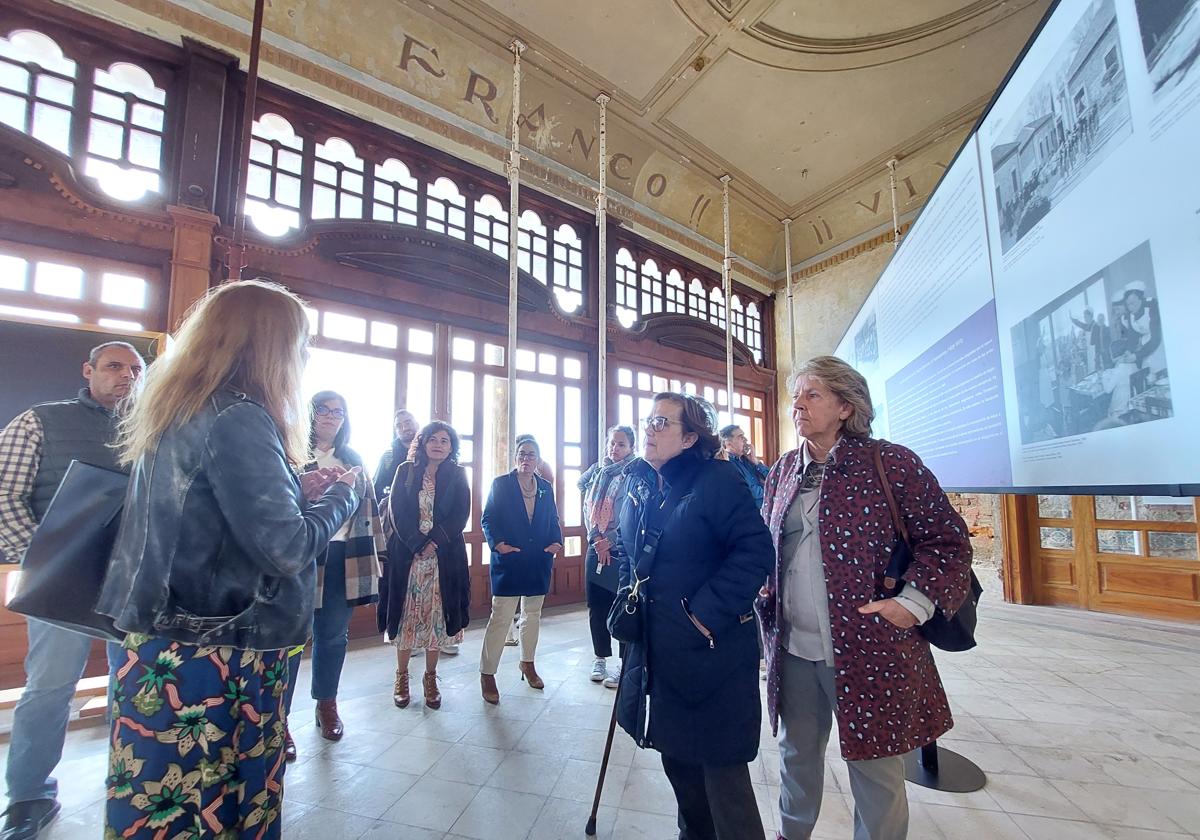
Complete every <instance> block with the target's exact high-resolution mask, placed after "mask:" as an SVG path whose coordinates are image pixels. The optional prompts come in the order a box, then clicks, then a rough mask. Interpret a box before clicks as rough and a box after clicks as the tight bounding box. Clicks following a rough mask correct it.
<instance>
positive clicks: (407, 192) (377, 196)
mask: <svg viewBox="0 0 1200 840" xmlns="http://www.w3.org/2000/svg"><path fill="white" fill-rule="evenodd" d="M419 187H420V184H418V183H417V179H416V178H414V177H413V176H412V175H411V174H410V173H409V171H408V167H407V166H405V165H404V162H403V161H399V160H396V158H388V159H387V160H385V161H384V162H383V163H377V164H375V186H374V199H373V200H372V202H371V205H372V207H371V217H372V218H373V219H374V220H375V221H377V222H392V223H394V224H401V225H413V226H415V225H416V224H417V197H418V189H419Z"/></svg>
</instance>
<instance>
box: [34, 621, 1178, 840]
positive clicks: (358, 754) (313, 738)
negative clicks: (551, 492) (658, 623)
mask: <svg viewBox="0 0 1200 840" xmlns="http://www.w3.org/2000/svg"><path fill="white" fill-rule="evenodd" d="M985 604H986V606H985V609H984V611H983V613H982V619H981V621H982V623H981V628H980V637H981V640H982V644H981V645H980V647H979V648H978V649H977V650H976V651H972V652H970V653H966V654H947V655H941V656H939V663H940V665H941V670H942V675H943V677H944V678H945V681H946V685H947V688H948V690H949V692H950V696H951V702H952V704H953V706H954V711H955V717H956V720H957V725H956V726H955V728H954V731H953V732H952V733H951V735H950V737H949V738H947V739H946V740H945V741H944V742H943V743H944V745H946V746H949V747H951V748H953V749H954V750H956V751H957V752H960V753H962V754H964V755H966V756H968V757H970V758H971V759H972V760H974V761H975V762H976V763H978V764H979V765H980V766H981V767H982V768H983V769H984V770H985V771H987V774H988V784H987V787H986V788H985V789H984V790H982V791H979V792H977V793H972V794H966V795H962V794H942V793H936V792H932V791H929V790H926V789H923V788H919V787H914V786H911V785H910V786H909V795H910V800H911V802H912V829H911V832H910V837H912V838H918V840H924V838H931V840H939V839H940V838H945V840H960V838H965V840H992V838H996V839H997V840H1010V839H1011V840H1092V838H1101V840H1148V838H1195V837H1200V628H1197V627H1190V626H1185V625H1171V624H1164V623H1157V622H1148V621H1137V620H1131V619H1124V618H1116V617H1111V616H1102V615H1097V614H1090V613H1080V612H1073V611H1064V610H1053V609H1046V608H1035V607H1012V606H1007V605H1004V604H999V603H998V598H991V599H990V600H989V601H988V602H985ZM481 636H482V632H481V628H479V627H476V628H473V629H472V630H471V631H470V632H468V635H467V643H466V644H465V645H464V646H463V650H462V655H460V656H459V657H457V658H455V659H446V660H444V661H443V667H442V669H441V672H442V674H443V680H442V690H443V695H444V705H443V707H442V709H441V710H440V711H436V712H434V711H429V710H427V709H426V708H425V707H424V705H423V704H422V703H420V702H419V701H417V702H414V703H413V705H412V706H411V707H410V708H408V709H405V710H400V709H396V708H394V707H393V706H392V702H391V682H392V671H393V668H394V665H393V659H392V652H391V650H390V649H388V648H384V647H378V646H376V647H370V648H365V649H359V650H355V651H353V652H352V653H351V654H350V658H349V660H348V662H347V668H346V673H345V677H344V679H343V683H342V692H341V693H342V699H341V709H342V715H343V717H344V719H345V721H346V729H347V734H346V737H345V738H344V739H343V740H342V741H341V742H340V743H337V744H330V743H328V742H326V741H323V740H321V738H320V737H319V736H318V735H317V734H316V732H315V731H314V728H313V724H312V720H311V717H310V716H311V714H312V704H311V701H307V700H306V701H301V700H300V699H299V697H301V696H303V695H304V694H305V693H306V691H305V689H306V687H307V679H308V678H307V668H306V670H305V676H303V677H302V680H303V682H302V684H301V691H300V692H299V694H298V699H297V709H296V712H295V720H294V731H295V734H296V739H297V741H298V743H299V748H300V760H299V762H298V763H297V764H295V765H294V766H292V767H291V768H290V769H289V770H288V774H287V780H286V793H285V797H286V800H287V802H286V807H285V815H284V819H285V826H284V836H285V837H286V838H288V840H310V838H311V840H343V838H344V840H353V839H354V838H378V839H379V840H418V838H419V839H420V840H426V839H427V838H440V839H441V840H447V838H460V837H461V838H479V840H490V838H496V840H518V839H519V838H575V837H578V838H582V837H583V836H584V835H583V828H584V823H585V821H586V818H587V814H588V810H589V807H590V802H591V798H592V793H593V790H594V785H595V780H596V774H597V771H598V769H599V766H600V765H599V760H600V756H601V753H602V750H603V744H604V733H605V729H606V727H607V725H608V719H609V712H610V709H611V702H612V698H613V694H612V692H611V691H608V690H606V689H604V688H603V687H601V686H597V685H594V684H593V683H591V682H589V681H588V674H587V670H588V666H589V665H590V660H591V657H590V646H589V644H588V642H587V622H586V618H585V615H584V613H583V612H582V611H581V610H570V611H565V612H559V613H557V614H552V613H548V614H547V617H546V621H545V626H544V627H543V633H542V644H541V648H540V652H539V656H538V670H539V671H540V672H541V674H542V676H543V677H544V678H545V680H546V689H545V691H534V690H533V689H530V688H529V687H528V686H526V685H524V684H523V683H520V682H519V681H518V679H517V652H516V650H514V649H508V650H506V651H505V658H504V661H503V663H502V665H501V673H500V676H499V683H500V689H501V692H502V694H503V699H502V701H501V703H500V705H499V706H498V707H495V708H493V707H490V706H487V705H485V704H484V703H483V702H482V700H481V699H480V698H479V693H478V684H479V680H478V673H477V667H478V656H479V645H480V638H481ZM420 668H421V663H420V662H415V663H413V672H414V674H415V673H418V669H420ZM414 682H415V681H414ZM417 685H419V683H417ZM104 734H105V733H104V731H103V730H102V729H99V728H95V729H88V730H81V731H76V732H72V733H71V734H70V737H69V738H68V743H67V750H66V755H65V757H64V761H63V763H62V764H60V766H59V771H58V774H57V775H58V777H59V779H60V780H61V783H62V794H61V798H62V801H63V805H64V816H63V817H62V818H60V819H59V820H58V821H57V822H56V823H55V825H54V827H53V830H51V831H50V832H48V834H47V835H45V836H46V838H47V840H78V838H98V837H99V836H100V828H99V826H100V825H101V823H102V820H103V796H104V775H105V768H106V753H105V741H104ZM835 740H836V739H835ZM778 755H779V754H778V750H777V748H776V746H775V745H774V743H773V742H772V740H771V738H770V736H769V733H766V732H764V735H763V740H762V752H761V755H760V758H759V760H758V761H757V762H756V763H755V765H754V766H753V768H752V769H753V776H754V782H755V788H756V790H757V792H758V794H759V801H760V807H761V809H762V812H763V814H764V820H765V821H766V822H767V823H768V825H769V826H771V825H774V824H775V823H776V820H777V816H776V805H775V801H776V798H777V796H778V790H779V788H778V775H777V774H778ZM827 767H828V775H827V779H826V796H825V803H824V808H823V811H822V816H821V822H820V824H819V825H818V828H817V833H816V836H817V837H821V838H849V837H850V836H851V831H852V816H851V815H852V808H853V803H852V801H851V800H850V797H849V795H848V793H847V791H848V784H847V777H846V772H845V768H844V765H843V764H842V763H841V762H840V760H839V759H838V757H837V755H836V753H831V754H830V755H829V756H828V762H827ZM673 813H674V807H673V799H672V796H671V792H670V789H669V788H668V786H667V783H666V780H665V778H664V777H663V774H662V770H661V768H660V766H659V764H658V761H657V755H656V754H654V753H643V752H639V751H637V750H636V749H634V748H633V746H632V745H631V743H630V741H629V739H628V738H626V737H624V736H618V740H617V742H616V744H615V745H614V750H613V757H612V764H611V766H610V768H609V774H608V782H607V784H606V787H605V794H604V799H603V807H602V808H601V810H600V820H599V836H600V837H605V838H620V840H627V839H628V840H632V839H633V838H661V840H666V838H672V837H674V836H675V835H676V830H675V819H674V816H673ZM772 836H773V835H772Z"/></svg>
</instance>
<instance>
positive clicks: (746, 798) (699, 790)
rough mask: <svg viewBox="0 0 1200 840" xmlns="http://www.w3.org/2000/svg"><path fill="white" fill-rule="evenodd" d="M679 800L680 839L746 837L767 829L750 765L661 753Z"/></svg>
mask: <svg viewBox="0 0 1200 840" xmlns="http://www.w3.org/2000/svg"><path fill="white" fill-rule="evenodd" d="M662 765H663V770H664V771H666V774H667V780H668V781H670V783H671V787H672V788H673V789H674V791H675V801H676V802H678V803H679V840H745V838H747V837H754V838H758V837H762V836H763V834H764V833H765V831H764V829H763V824H762V817H761V816H760V815H759V813H758V802H757V801H756V800H755V799H754V787H753V786H752V785H751V784H750V767H749V765H746V764H732V765H729V766H723V767H718V766H716V765H712V764H688V763H686V762H683V761H677V760H676V759H673V758H669V757H667V756H665V755H664V756H663V757H662Z"/></svg>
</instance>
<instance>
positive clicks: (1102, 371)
mask: <svg viewBox="0 0 1200 840" xmlns="http://www.w3.org/2000/svg"><path fill="white" fill-rule="evenodd" d="M1159 312H1160V305H1159V300H1158V294H1157V289H1156V286H1155V282H1154V266H1153V262H1152V259H1151V252H1150V243H1149V242H1143V243H1142V244H1141V245H1139V246H1138V247H1136V248H1134V249H1133V250H1132V251H1130V252H1129V253H1127V254H1125V255H1124V256H1122V257H1120V258H1119V259H1117V260H1115V261H1114V262H1112V263H1110V264H1109V265H1107V266H1105V267H1104V268H1103V269H1101V270H1100V271H1098V272H1096V273H1095V274H1093V275H1092V276H1090V277H1088V278H1087V279H1086V280H1084V281H1083V282H1082V283H1079V284H1078V285H1076V286H1075V287H1074V288H1072V289H1071V290H1070V291H1068V292H1067V293H1066V294H1063V295H1061V296H1060V297H1058V298H1057V299H1055V300H1053V301H1051V302H1050V303H1048V304H1046V305H1045V306H1043V307H1042V308H1041V309H1039V310H1037V311H1036V312H1034V313H1033V314H1031V315H1030V316H1029V317H1027V318H1025V320H1023V321H1021V322H1020V323H1018V324H1017V325H1016V326H1014V327H1013V328H1012V344H1013V359H1014V373H1015V376H1016V384H1017V406H1018V411H1019V414H1020V420H1021V441H1022V443H1025V444H1030V443H1036V442H1038V441H1044V440H1054V439H1056V438H1061V437H1069V436H1072V435H1081V434H1086V433H1088V432H1102V431H1104V430H1106V429H1114V428H1119V427H1121V426H1131V425H1134V424H1137V423H1147V422H1150V421H1152V420H1160V419H1162V418H1164V417H1170V416H1171V415H1172V414H1173V408H1172V402H1171V386H1170V380H1169V378H1168V376H1167V357H1166V350H1165V348H1164V342H1163V335H1162V323H1161V320H1160V318H1159Z"/></svg>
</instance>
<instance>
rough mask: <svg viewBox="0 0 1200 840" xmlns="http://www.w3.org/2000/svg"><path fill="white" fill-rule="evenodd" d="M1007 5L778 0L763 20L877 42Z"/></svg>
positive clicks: (999, 1) (782, 27)
mask: <svg viewBox="0 0 1200 840" xmlns="http://www.w3.org/2000/svg"><path fill="white" fill-rule="evenodd" d="M1000 5H1004V0H921V2H915V0H909V2H903V3H881V2H879V0H778V2H776V3H775V5H774V6H772V8H771V9H770V11H768V12H767V13H766V14H765V15H763V16H762V17H761V18H760V19H759V21H758V25H759V26H760V27H762V28H767V29H772V30H775V31H777V32H780V33H784V34H787V35H792V36H794V37H796V38H802V39H813V40H825V41H840V42H842V43H844V44H846V45H850V44H852V43H853V42H855V41H859V42H863V43H864V44H872V43H873V44H875V45H879V44H880V43H882V42H884V41H886V40H892V39H895V38H897V37H904V36H908V37H919V36H921V35H927V34H929V33H930V32H931V31H933V30H936V29H938V28H940V27H944V26H948V25H952V24H954V23H957V22H960V21H961V20H963V19H967V18H969V17H971V16H973V15H977V14H979V13H981V12H984V11H987V10H988V9H991V8H993V7H995V6H1000Z"/></svg>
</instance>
